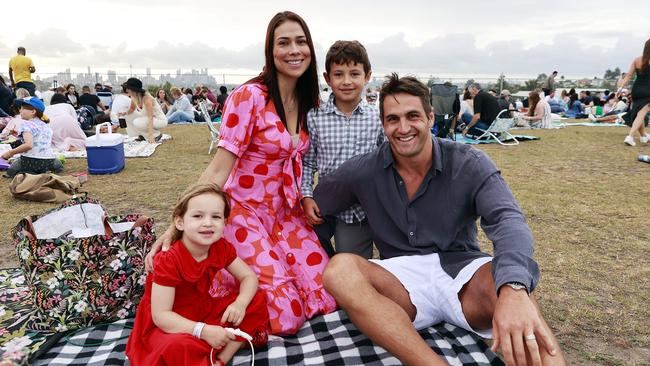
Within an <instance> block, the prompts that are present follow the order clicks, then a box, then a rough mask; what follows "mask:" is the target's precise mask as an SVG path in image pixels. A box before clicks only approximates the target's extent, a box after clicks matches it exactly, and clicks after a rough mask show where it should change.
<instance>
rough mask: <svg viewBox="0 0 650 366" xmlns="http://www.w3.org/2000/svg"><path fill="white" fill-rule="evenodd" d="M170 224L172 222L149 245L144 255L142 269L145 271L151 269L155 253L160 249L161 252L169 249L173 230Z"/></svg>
mask: <svg viewBox="0 0 650 366" xmlns="http://www.w3.org/2000/svg"><path fill="white" fill-rule="evenodd" d="M172 225H174V224H171V225H169V227H168V228H167V230H166V231H165V232H164V233H163V234H162V235H160V236H159V237H158V239H156V242H155V243H153V245H152V246H151V250H150V251H149V253H147V256H146V257H144V269H145V270H146V271H147V272H151V271H153V257H155V256H156V253H158V252H159V251H160V250H161V249H162V251H163V252H166V251H167V250H169V246H170V245H171V243H172V231H173V230H174V227H173V226H172Z"/></svg>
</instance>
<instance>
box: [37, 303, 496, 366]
mask: <svg viewBox="0 0 650 366" xmlns="http://www.w3.org/2000/svg"><path fill="white" fill-rule="evenodd" d="M125 325H126V326H127V328H125ZM129 326H133V319H127V320H122V321H119V322H115V323H113V324H111V325H108V326H100V327H96V328H93V329H87V330H83V331H80V332H78V333H77V334H76V335H74V336H73V337H71V338H69V339H67V340H66V339H62V340H60V341H59V342H58V343H57V344H56V345H55V346H54V347H53V348H51V349H50V350H49V351H48V352H47V353H45V354H42V355H41V356H40V357H39V358H38V359H37V360H35V361H34V363H33V364H34V366H39V365H52V366H60V365H125V364H126V365H128V361H126V360H125V355H124V350H125V349H126V342H127V337H128V335H129V333H130V329H128V327H129ZM420 334H421V335H422V337H423V338H424V339H425V341H426V342H427V343H428V344H429V346H431V348H432V349H433V350H434V351H436V352H437V353H438V354H439V355H442V356H443V357H445V359H446V361H447V362H448V363H450V364H451V365H503V362H502V361H501V360H500V359H499V358H498V357H497V356H496V355H495V354H494V353H492V351H490V349H489V347H488V346H487V344H485V342H483V341H482V340H481V339H479V338H478V337H477V336H475V335H474V334H471V333H469V332H467V331H465V330H463V329H461V328H458V327H455V326H453V325H450V324H444V323H443V324H438V325H436V326H435V327H431V328H428V329H426V330H423V331H421V332H420ZM111 340H112V341H111ZM103 342H106V344H102V345H99V343H103ZM84 345H85V346H84ZM250 352H251V351H250V349H248V348H244V349H243V350H242V351H240V352H239V353H238V354H237V355H236V356H235V358H234V360H233V365H249V364H250V361H251V353H250ZM255 363H256V364H258V365H323V364H328V365H400V362H399V360H397V359H396V358H395V357H393V356H392V355H390V354H389V353H388V352H386V350H384V349H383V348H381V347H379V346H376V345H374V344H373V343H372V342H371V341H370V340H369V339H368V338H367V337H365V336H364V335H363V334H361V332H360V331H358V330H357V329H356V328H355V327H354V325H352V323H351V322H350V320H349V319H348V317H347V315H346V314H345V312H343V311H337V312H334V313H331V314H328V315H325V316H319V317H316V318H314V319H312V320H310V321H309V322H307V323H305V324H304V325H303V327H302V328H301V329H300V330H299V331H298V333H297V334H296V335H295V336H291V337H275V336H271V337H270V339H269V343H268V346H267V347H265V348H261V349H257V350H256V352H255Z"/></svg>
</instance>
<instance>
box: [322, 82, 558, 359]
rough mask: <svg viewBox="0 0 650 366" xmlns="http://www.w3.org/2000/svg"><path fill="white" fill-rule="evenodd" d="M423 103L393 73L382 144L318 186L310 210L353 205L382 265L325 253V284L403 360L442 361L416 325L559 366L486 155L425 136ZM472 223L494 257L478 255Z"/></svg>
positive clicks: (415, 87) (528, 247) (531, 274)
mask: <svg viewBox="0 0 650 366" xmlns="http://www.w3.org/2000/svg"><path fill="white" fill-rule="evenodd" d="M429 100H430V99H429V91H428V88H427V87H426V86H425V85H424V84H422V83H421V82H419V81H418V80H417V79H415V78H411V77H405V78H399V77H398V76H397V75H396V74H393V75H392V77H390V78H389V80H387V81H386V83H384V85H383V87H382V90H381V93H380V101H379V102H380V117H381V119H382V123H383V127H384V133H385V135H386V137H387V138H388V142H387V143H384V144H383V145H382V146H381V147H380V148H379V149H377V150H376V151H374V152H371V153H368V154H365V155H359V156H357V157H354V158H352V159H350V160H348V161H347V162H345V163H344V164H343V165H341V167H340V168H339V169H338V170H337V171H335V172H334V173H332V174H330V175H328V176H327V177H323V178H322V180H320V181H319V184H318V186H317V187H316V189H315V191H314V198H315V199H316V201H317V203H318V205H319V206H320V210H321V214H322V215H332V214H336V213H337V212H339V211H342V210H345V209H346V208H347V207H350V206H351V205H353V204H357V203H359V204H361V206H362V207H363V209H364V210H365V211H366V215H367V218H368V222H369V224H370V228H371V229H372V232H373V239H374V242H375V245H376V246H377V248H378V249H379V253H380V255H381V258H382V259H381V260H371V261H368V260H366V259H364V258H362V257H360V256H357V255H354V254H349V253H341V254H337V255H336V256H334V257H333V258H332V260H331V262H330V263H329V265H328V267H327V268H326V270H325V274H324V283H325V287H326V288H327V290H328V291H329V292H330V293H331V294H332V295H333V296H334V297H335V298H336V301H337V302H338V304H339V305H340V306H341V307H342V308H343V309H345V310H346V311H347V313H348V314H349V316H350V319H351V320H352V322H353V323H354V324H355V325H356V326H357V327H358V328H359V329H360V330H361V331H362V332H364V333H365V334H366V335H367V336H368V337H369V338H370V339H372V340H373V341H374V342H376V343H377V344H379V345H380V346H382V347H384V348H386V349H387V350H388V351H389V352H391V353H392V354H393V355H394V356H396V357H397V358H399V359H400V360H401V361H402V362H404V363H405V364H409V365H410V364H414V365H416V364H417V365H419V364H422V365H424V364H444V361H443V360H442V359H441V358H440V357H438V356H437V355H436V354H435V353H434V352H433V351H432V350H431V349H430V348H429V346H428V345H427V344H426V343H425V342H424V341H423V340H422V338H421V337H420V336H419V334H418V333H417V331H416V329H422V328H426V327H428V326H430V325H432V324H435V323H439V322H441V321H447V322H450V323H453V324H455V325H457V326H460V327H463V328H465V329H467V330H470V331H473V332H475V333H477V334H479V335H481V336H483V337H491V336H493V337H494V338H495V342H494V345H493V347H492V348H493V349H494V350H496V349H499V348H500V349H501V350H502V353H503V355H504V357H505V359H506V362H507V363H508V364H515V362H516V364H527V362H528V363H531V364H535V365H539V364H541V362H543V363H544V364H559V365H563V364H564V358H563V356H562V352H561V350H560V348H559V344H558V342H557V340H556V339H555V338H554V336H553V335H552V333H551V331H550V329H549V327H548V325H547V324H546V323H545V321H544V319H543V318H542V317H541V313H540V311H539V308H538V306H537V302H536V301H535V297H534V294H533V291H534V289H535V286H536V285H537V283H538V280H539V270H538V267H537V263H535V261H534V260H533V259H532V254H533V239H532V235H531V232H530V229H529V228H528V226H527V225H526V222H525V218H524V216H523V214H522V212H521V209H520V208H519V206H518V205H517V202H516V200H515V199H514V197H513V195H512V193H511V192H510V190H509V188H508V186H507V185H506V183H505V182H504V181H503V179H502V178H501V175H500V174H499V171H498V170H497V169H496V167H495V166H494V164H493V163H492V161H491V160H490V159H489V158H488V157H487V155H485V154H484V153H483V152H481V151H479V150H476V149H474V148H472V147H470V146H469V145H462V144H458V143H456V142H453V141H449V140H444V139H438V138H433V137H432V136H431V134H430V129H431V127H432V123H433V111H432V108H431V105H430V104H429ZM479 217H480V218H481V227H482V228H483V230H484V231H485V233H486V235H487V237H488V238H489V239H490V240H492V241H493V243H494V257H491V256H489V255H488V254H485V253H482V252H481V251H480V249H479V246H478V243H477V239H476V235H477V227H476V219H477V218H479ZM515 360H516V361H515Z"/></svg>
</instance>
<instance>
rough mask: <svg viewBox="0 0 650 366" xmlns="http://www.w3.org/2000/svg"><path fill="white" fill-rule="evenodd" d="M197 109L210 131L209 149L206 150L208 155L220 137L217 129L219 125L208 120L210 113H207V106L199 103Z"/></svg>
mask: <svg viewBox="0 0 650 366" xmlns="http://www.w3.org/2000/svg"><path fill="white" fill-rule="evenodd" d="M199 109H200V110H201V114H202V115H203V118H205V121H206V122H207V124H208V129H209V130H210V140H211V141H210V148H208V154H211V153H212V148H213V147H214V145H216V143H217V142H219V137H220V136H221V133H220V132H219V127H221V124H220V123H216V122H212V118H210V113H209V112H208V106H207V105H206V104H205V103H204V102H201V103H199Z"/></svg>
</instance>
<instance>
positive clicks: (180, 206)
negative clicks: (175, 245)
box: [172, 183, 230, 242]
mask: <svg viewBox="0 0 650 366" xmlns="http://www.w3.org/2000/svg"><path fill="white" fill-rule="evenodd" d="M203 194H216V195H217V196H219V197H221V199H222V200H223V216H224V219H227V218H228V216H230V199H229V197H228V194H227V193H226V192H224V191H222V190H221V188H219V186H218V185H216V184H214V183H210V184H196V185H194V186H191V187H190V188H188V189H187V190H185V192H183V195H181V197H180V198H179V199H178V201H176V205H175V206H174V209H173V210H172V222H173V221H174V220H175V219H176V218H177V217H183V215H185V213H186V212H187V205H188V203H189V202H190V200H191V199H192V198H194V197H197V196H200V195H203ZM172 227H173V229H174V231H173V232H172V242H175V241H176V240H179V239H180V238H181V237H182V236H183V232H182V231H180V230H178V229H177V228H176V225H173V224H172Z"/></svg>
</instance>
